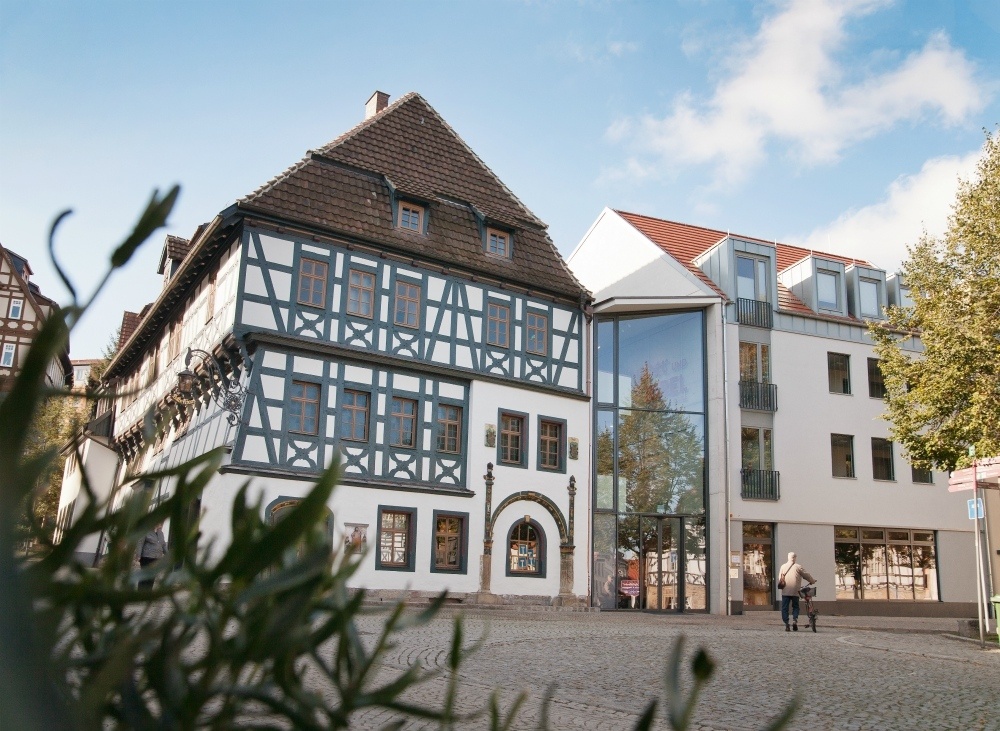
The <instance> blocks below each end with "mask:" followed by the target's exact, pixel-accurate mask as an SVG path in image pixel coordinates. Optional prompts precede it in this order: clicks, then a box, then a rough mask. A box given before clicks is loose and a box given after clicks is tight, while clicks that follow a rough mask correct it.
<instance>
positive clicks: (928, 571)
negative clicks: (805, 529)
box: [834, 526, 938, 601]
mask: <svg viewBox="0 0 1000 731" xmlns="http://www.w3.org/2000/svg"><path fill="white" fill-rule="evenodd" d="M859 534H860V541H859V540H858V536H859ZM834 536H835V539H834V540H835V541H836V543H835V544H834V547H835V548H834V553H835V557H836V561H837V577H836V595H837V599H867V600H880V601H885V600H892V601H914V600H916V601H937V599H938V593H937V561H936V559H935V555H934V542H933V541H934V534H933V532H930V531H915V530H914V531H911V530H902V529H870V528H866V529H861V530H859V529H857V528H843V527H839V526H838V527H836V528H835V530H834Z"/></svg>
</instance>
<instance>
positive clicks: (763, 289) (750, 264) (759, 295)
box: [736, 256, 767, 302]
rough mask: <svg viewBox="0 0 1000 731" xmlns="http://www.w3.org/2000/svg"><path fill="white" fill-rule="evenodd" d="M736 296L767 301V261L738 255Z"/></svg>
mask: <svg viewBox="0 0 1000 731" xmlns="http://www.w3.org/2000/svg"><path fill="white" fill-rule="evenodd" d="M736 296H737V297H738V298H739V299H745V300H757V301H759V302H767V262H766V261H764V260H763V259H757V258H755V257H750V256H737V257H736Z"/></svg>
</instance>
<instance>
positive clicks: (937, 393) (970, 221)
mask: <svg viewBox="0 0 1000 731" xmlns="http://www.w3.org/2000/svg"><path fill="white" fill-rule="evenodd" d="M908 251H909V256H908V259H907V261H906V262H905V263H904V264H903V269H902V275H903V277H904V281H905V283H906V284H907V285H908V286H909V287H910V289H911V297H912V300H913V305H912V306H910V307H890V308H889V311H888V319H887V322H885V323H873V324H872V325H871V334H872V337H873V338H874V340H875V343H876V350H877V352H878V356H879V358H880V367H881V369H882V373H883V374H884V376H885V383H886V389H887V391H888V393H887V396H886V404H887V413H886V415H885V418H887V419H888V420H889V421H890V422H892V426H891V432H892V436H893V438H894V439H895V440H896V441H897V442H899V443H900V444H901V445H902V446H903V449H904V451H905V452H906V454H907V456H908V458H909V459H910V461H911V463H912V464H913V465H914V466H916V467H920V468H924V469H932V468H937V469H954V468H955V467H956V466H960V465H963V464H965V463H967V462H968V461H969V459H970V458H969V457H968V451H969V447H975V452H976V454H978V455H979V456H981V457H982V456H995V455H1000V139H998V135H997V134H994V135H990V134H987V139H986V144H985V146H984V152H983V156H982V158H981V159H980V161H979V164H978V167H977V171H976V175H975V176H974V177H973V178H972V179H971V180H966V181H961V182H960V184H959V189H958V194H957V196H956V200H955V204H954V207H953V211H952V215H951V217H950V218H949V222H948V229H947V232H946V233H945V234H944V236H943V237H942V238H940V239H938V238H934V237H932V236H929V235H926V234H925V235H924V236H923V237H922V238H921V239H920V241H918V242H917V243H916V244H915V245H913V246H911V247H910V248H909V250H908ZM914 337H919V340H920V342H921V343H922V346H923V353H922V354H920V355H917V356H916V357H914V356H912V355H911V354H910V352H908V351H907V350H904V348H903V345H904V344H906V342H907V341H908V340H910V339H911V338H914Z"/></svg>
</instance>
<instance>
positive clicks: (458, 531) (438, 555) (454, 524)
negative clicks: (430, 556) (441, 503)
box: [434, 515, 465, 571]
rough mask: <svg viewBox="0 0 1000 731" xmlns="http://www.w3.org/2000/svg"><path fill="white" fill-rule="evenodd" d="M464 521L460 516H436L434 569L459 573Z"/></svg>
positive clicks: (461, 563) (461, 562)
mask: <svg viewBox="0 0 1000 731" xmlns="http://www.w3.org/2000/svg"><path fill="white" fill-rule="evenodd" d="M464 531H465V519H464V518H463V517H462V516H460V515H437V516H436V517H435V520H434V569H435V570H436V571H461V570H462V565H463V563H464V562H463V558H464V556H463V553H464V550H463V549H464V541H463V533H464Z"/></svg>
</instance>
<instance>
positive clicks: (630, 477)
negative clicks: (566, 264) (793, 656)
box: [593, 311, 707, 611]
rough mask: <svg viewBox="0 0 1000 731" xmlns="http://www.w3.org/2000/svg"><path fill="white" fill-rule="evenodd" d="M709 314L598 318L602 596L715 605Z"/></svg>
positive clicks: (671, 606) (672, 605) (671, 605)
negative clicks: (710, 568)
mask: <svg viewBox="0 0 1000 731" xmlns="http://www.w3.org/2000/svg"><path fill="white" fill-rule="evenodd" d="M704 332H705V323H704V314H703V313H702V312H701V311H697V312H679V313H668V314H656V315H646V316H628V317H610V318H602V319H599V320H598V323H597V337H596V345H597V355H596V364H597V383H596V397H597V398H596V400H597V404H598V406H597V414H596V417H595V430H596V434H595V439H594V445H595V446H594V449H595V452H596V454H595V465H596V467H595V473H596V474H595V479H594V513H595V514H594V567H593V569H594V570H593V576H594V592H593V596H594V603H595V605H597V606H600V607H602V608H604V609H651V610H673V611H683V610H686V609H687V610H705V609H707V591H706V587H707V581H706V578H707V576H706V575H707V571H706V564H707V538H706V531H705V454H706V445H705V411H706V395H705V345H704V341H705V334H704Z"/></svg>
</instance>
